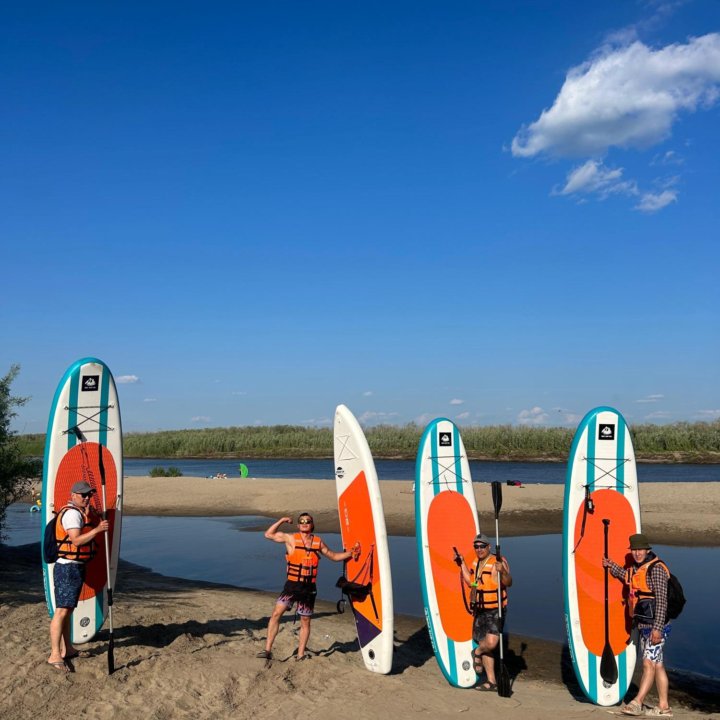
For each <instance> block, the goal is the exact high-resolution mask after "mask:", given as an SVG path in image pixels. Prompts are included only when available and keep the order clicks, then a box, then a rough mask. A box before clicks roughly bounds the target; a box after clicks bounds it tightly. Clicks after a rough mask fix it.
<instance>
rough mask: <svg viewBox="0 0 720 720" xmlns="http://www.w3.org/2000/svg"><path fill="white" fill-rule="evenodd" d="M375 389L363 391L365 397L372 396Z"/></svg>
mask: <svg viewBox="0 0 720 720" xmlns="http://www.w3.org/2000/svg"><path fill="white" fill-rule="evenodd" d="M372 394H373V391H372V390H366V391H365V392H364V393H363V397H372Z"/></svg>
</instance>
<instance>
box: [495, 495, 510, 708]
mask: <svg viewBox="0 0 720 720" xmlns="http://www.w3.org/2000/svg"><path fill="white" fill-rule="evenodd" d="M492 499H493V507H494V508H495V561H496V562H498V563H499V562H501V561H502V555H501V554H500V524H499V522H498V516H499V515H500V508H501V507H502V485H501V484H500V482H498V481H495V482H493V484H492ZM498 618H499V620H500V643H499V645H500V665H499V667H498V671H497V673H495V674H496V675H497V690H498V695H499V696H500V697H510V694H511V693H510V674H509V673H508V669H507V668H506V667H505V656H504V649H503V608H502V585H501V582H500V576H499V574H498Z"/></svg>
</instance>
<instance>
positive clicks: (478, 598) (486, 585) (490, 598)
mask: <svg viewBox="0 0 720 720" xmlns="http://www.w3.org/2000/svg"><path fill="white" fill-rule="evenodd" d="M496 562H497V558H496V557H495V556H494V555H490V556H488V558H487V560H486V561H485V563H484V564H483V566H482V567H480V561H479V560H478V561H477V563H476V564H475V581H474V582H473V584H472V589H471V591H470V607H471V608H473V609H474V610H497V607H498V582H497V576H496V575H494V573H493V567H494V566H495V563H496ZM500 596H501V597H502V606H503V607H507V590H506V589H505V586H504V585H501V590H500Z"/></svg>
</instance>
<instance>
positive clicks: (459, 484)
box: [453, 425, 464, 493]
mask: <svg viewBox="0 0 720 720" xmlns="http://www.w3.org/2000/svg"><path fill="white" fill-rule="evenodd" d="M459 447H460V431H459V430H458V429H457V426H456V425H453V452H454V453H455V489H456V490H457V491H458V492H459V493H461V492H462V491H463V480H464V478H463V474H462V465H461V460H462V458H461V457H460V451H459V450H458V448H459Z"/></svg>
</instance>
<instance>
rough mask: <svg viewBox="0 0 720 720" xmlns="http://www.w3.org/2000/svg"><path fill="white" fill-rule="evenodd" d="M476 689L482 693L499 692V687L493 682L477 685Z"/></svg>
mask: <svg viewBox="0 0 720 720" xmlns="http://www.w3.org/2000/svg"><path fill="white" fill-rule="evenodd" d="M475 689H476V690H479V691H480V692H497V685H496V684H495V683H491V682H484V683H481V684H480V685H476V686H475Z"/></svg>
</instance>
